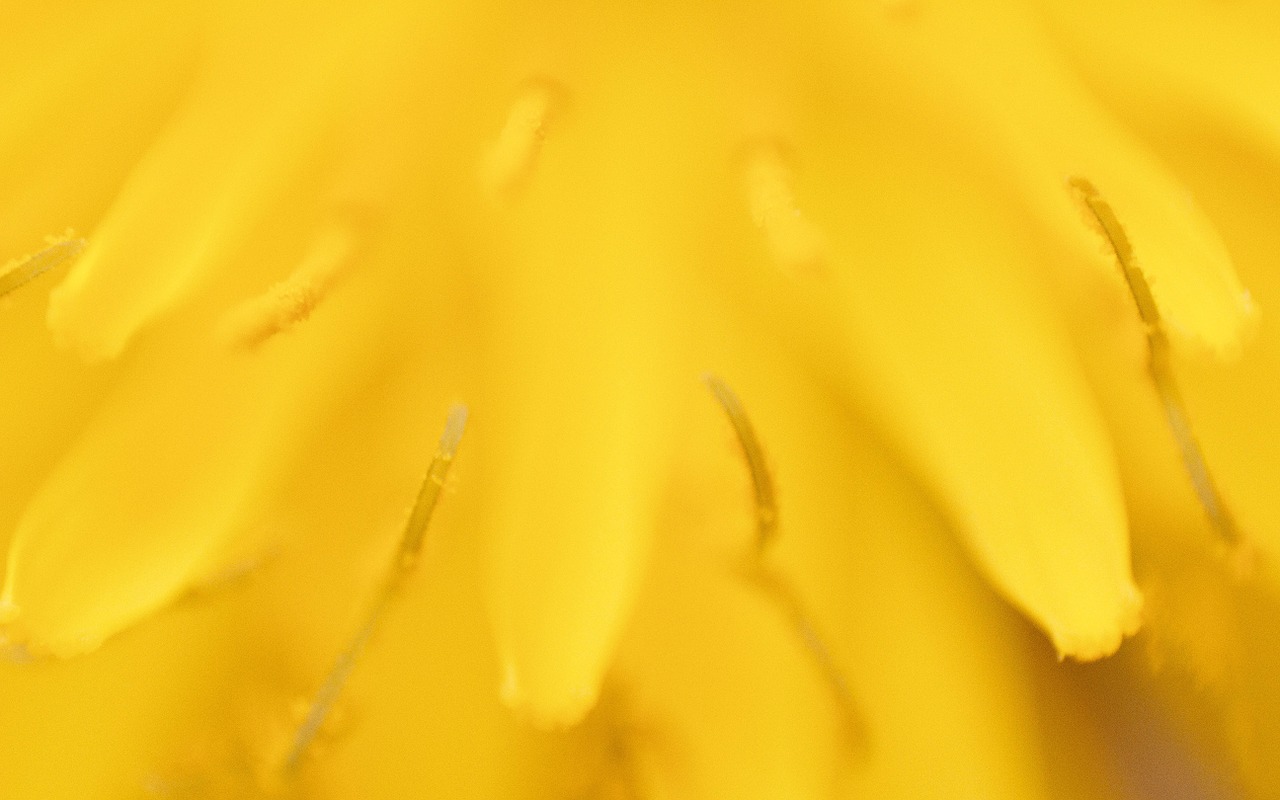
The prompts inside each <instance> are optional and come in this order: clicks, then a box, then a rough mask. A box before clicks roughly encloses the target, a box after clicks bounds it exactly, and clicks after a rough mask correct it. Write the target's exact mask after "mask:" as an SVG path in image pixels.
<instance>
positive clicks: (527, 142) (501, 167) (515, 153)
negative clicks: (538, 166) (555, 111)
mask: <svg viewBox="0 0 1280 800" xmlns="http://www.w3.org/2000/svg"><path fill="white" fill-rule="evenodd" d="M555 96H556V92H555V91H554V89H553V87H552V85H551V84H550V83H548V82H545V81H539V82H537V83H535V84H534V85H532V86H530V87H529V88H528V89H526V90H525V91H524V93H523V94H521V95H520V96H519V97H517V98H516V101H515V103H513V104H512V106H511V111H510V112H509V113H508V114H507V122H506V124H505V125H504V126H503V128H502V132H501V133H500V134H498V139H497V141H496V142H494V144H493V146H492V147H491V148H490V149H489V152H488V153H486V154H485V157H484V160H483V161H482V162H481V165H480V183H481V186H482V187H483V188H484V190H485V191H486V192H487V193H488V194H489V195H490V196H492V197H502V196H505V195H508V194H510V193H511V192H513V191H515V190H516V189H518V188H519V186H520V184H522V183H523V182H524V180H525V179H526V178H527V177H528V175H529V173H530V172H532V170H533V164H534V160H535V159H536V158H537V156H538V152H539V151H540V150H541V149H542V140H543V139H544V138H545V136H546V130H547V119H548V117H549V116H550V114H551V109H552V106H553V104H554V101H555Z"/></svg>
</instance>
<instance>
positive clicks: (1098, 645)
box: [1050, 584, 1143, 662]
mask: <svg viewBox="0 0 1280 800" xmlns="http://www.w3.org/2000/svg"><path fill="white" fill-rule="evenodd" d="M1118 600H1119V602H1118V604H1117V606H1118V607H1117V609H1116V613H1115V615H1114V616H1113V617H1112V619H1111V620H1110V621H1109V622H1108V623H1107V624H1105V625H1102V626H1095V627H1093V628H1091V629H1090V628H1086V627H1084V626H1080V627H1077V628H1073V629H1065V628H1062V627H1057V628H1055V629H1054V630H1053V631H1052V632H1051V634H1050V636H1051V638H1052V639H1053V646H1054V649H1055V650H1057V652H1058V660H1059V661H1065V660H1067V659H1071V660H1072V661H1079V662H1088V661H1098V660H1100V659H1103V658H1107V657H1108V656H1111V655H1114V654H1115V652H1116V651H1117V650H1119V649H1120V645H1121V644H1122V643H1123V642H1124V640H1125V639H1127V638H1128V637H1130V636H1133V635H1134V634H1135V633H1137V632H1138V629H1139V628H1141V627H1142V608H1143V599H1142V594H1141V593H1140V592H1139V591H1138V590H1137V588H1136V587H1134V586H1133V585H1132V584H1127V585H1125V586H1124V587H1123V588H1122V589H1121V591H1120V597H1119V599H1118Z"/></svg>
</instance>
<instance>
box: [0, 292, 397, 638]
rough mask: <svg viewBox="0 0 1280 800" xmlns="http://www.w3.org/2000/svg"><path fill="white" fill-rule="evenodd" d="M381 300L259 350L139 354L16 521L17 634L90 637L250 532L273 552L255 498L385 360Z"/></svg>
mask: <svg viewBox="0 0 1280 800" xmlns="http://www.w3.org/2000/svg"><path fill="white" fill-rule="evenodd" d="M372 313H375V312H372V311H371V310H370V306H369V300H368V298H367V296H366V297H363V298H360V299H359V300H357V301H356V302H354V303H349V304H347V305H346V306H345V307H344V308H343V309H342V310H341V311H340V312H336V313H332V314H330V315H329V317H328V318H326V319H325V320H324V322H319V321H317V324H316V325H313V326H310V327H309V328H308V329H307V330H306V331H305V332H304V333H300V334H299V336H298V337H297V338H296V339H295V340H293V341H290V342H288V343H286V344H285V345H284V346H282V347H280V348H279V349H277V350H274V351H272V352H270V353H264V354H262V355H261V356H260V357H258V358H239V357H238V356H228V355H226V354H224V353H222V352H219V350H220V348H213V347H210V346H206V345H205V344H204V342H205V341H206V338H205V337H207V336H208V333H207V332H206V331H199V332H198V333H197V334H194V336H195V337H196V338H195V339H194V341H193V334H187V335H185V336H184V335H182V333H181V332H176V331H168V332H169V333H171V334H173V335H171V336H169V337H167V338H166V339H165V340H164V342H163V343H162V344H157V345H155V346H153V347H152V348H151V349H149V350H148V351H147V352H145V353H142V354H140V355H139V357H138V358H137V360H136V361H134V362H133V363H131V365H130V367H131V369H130V371H129V373H128V374H127V375H126V376H125V377H124V378H123V379H122V380H121V382H120V385H119V386H118V387H117V389H116V390H115V391H114V393H113V395H112V396H111V398H110V399H109V400H108V401H107V403H106V404H105V407H104V408H103V409H102V410H101V411H100V412H99V414H98V415H97V417H96V418H95V419H94V420H93V421H92V422H91V423H90V424H89V426H88V427H87V429H86V430H85V432H84V433H83V434H82V436H81V438H80V440H79V441H78V442H77V443H76V444H75V445H74V446H73V447H72V449H71V450H70V452H69V453H67V454H66V455H65V456H64V458H63V459H62V461H61V463H59V464H58V465H57V467H56V468H55V469H54V470H53V472H52V474H51V475H50V476H49V478H48V479H47V480H46V482H45V484H44V486H43V487H42V488H41V490H40V491H39V493H38V494H37V495H36V496H35V497H34V499H33V500H32V501H31V503H30V505H29V506H28V507H27V510H26V512H25V513H24V515H23V517H22V520H21V522H20V523H19V525H18V529H17V532H16V533H15V535H14V539H13V542H12V545H11V550H10V555H9V561H8V565H7V575H6V582H5V587H4V594H3V597H2V598H0V606H3V608H4V616H5V621H6V622H7V623H9V627H8V629H7V631H6V635H7V637H8V638H9V639H10V640H11V641H14V642H16V643H19V644H23V645H25V646H27V647H29V648H30V649H32V650H34V651H36V652H51V653H54V654H57V655H71V654H75V653H81V652H85V651H88V650H92V649H94V648H96V647H97V646H98V645H99V644H100V643H101V642H102V641H103V640H104V639H106V638H107V637H109V636H111V635H112V634H114V633H116V632H117V631H119V630H121V629H122V628H125V627H127V626H129V625H131V624H133V623H134V622H136V621H137V620H138V619H139V618H141V617H142V616H144V615H146V614H147V613H149V612H151V611H153V610H154V609H155V608H157V607H159V606H160V605H163V604H165V603H167V602H169V601H170V600H172V599H173V598H174V597H175V596H177V595H178V594H180V593H182V592H183V591H185V590H186V589H188V588H190V587H191V586H192V584H193V583H195V582H199V581H200V580H202V579H204V578H206V577H207V576H208V575H209V574H210V573H212V572H216V571H217V570H218V569H219V568H220V567H224V566H226V564H225V559H226V558H228V552H229V551H234V550H238V549H240V548H238V547H236V545H237V536H248V537H249V539H248V542H249V544H248V548H247V549H248V550H249V551H251V552H252V551H260V550H261V549H262V547H263V546H264V545H265V544H267V543H269V542H270V541H271V540H272V539H273V536H274V534H273V532H272V531H271V530H270V529H269V528H268V529H263V527H262V526H260V525H257V526H255V525H253V523H254V522H255V509H258V508H260V507H261V504H262V502H263V501H264V497H265V496H266V495H267V493H268V492H269V490H270V486H271V481H272V479H273V477H274V475H275V474H276V472H277V471H278V470H279V469H280V467H281V465H282V463H284V462H283V459H286V458H287V457H288V454H289V453H290V452H291V451H292V448H293V447H295V446H296V442H297V440H298V437H299V436H300V435H301V434H302V433H304V432H306V431H307V430H309V428H310V427H311V426H312V425H315V424H317V421H318V420H319V419H321V418H322V417H323V414H324V413H326V409H329V408H331V407H332V404H333V403H334V402H335V401H337V400H339V399H340V398H341V397H342V387H344V386H345V385H349V384H348V382H349V381H352V380H353V379H354V377H355V376H357V375H359V374H360V372H361V371H362V370H364V369H367V368H368V366H369V364H372V363H376V362H373V361H372V360H370V359H369V356H368V353H369V350H368V347H369V339H370V338H371V336H370V334H371V332H372V331H373V330H375V328H374V326H372V325H371V324H370V322H369V319H370V317H368V316H366V315H369V314H372ZM375 318H376V317H375ZM366 362H367V363H366ZM122 465H127V466H124V467H122Z"/></svg>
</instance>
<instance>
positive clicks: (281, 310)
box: [218, 226, 355, 350]
mask: <svg viewBox="0 0 1280 800" xmlns="http://www.w3.org/2000/svg"><path fill="white" fill-rule="evenodd" d="M354 250H355V234H354V233H353V232H352V231H351V229H350V228H347V227H341V226H337V227H333V228H330V229H328V230H326V231H324V232H323V233H321V234H320V235H319V236H317V237H316V238H315V240H314V241H313V242H312V243H311V246H310V247H309V248H308V249H307V252H306V255H304V256H303V258H302V261H301V262H300V263H299V264H298V267H297V269H295V270H294V271H293V273H292V274H290V275H289V277H287V278H285V279H284V280H283V281H281V282H279V283H277V284H276V285H275V286H272V287H271V288H270V289H268V290H267V291H265V292H263V293H262V294H260V295H258V296H257V297H254V298H251V299H249V300H246V301H244V302H243V303H241V304H240V305H238V306H236V307H235V308H233V309H231V310H230V311H228V312H227V313H226V314H225V315H223V317H222V321H221V322H220V323H219V325H218V338H219V339H220V340H221V341H222V342H224V343H225V344H226V345H227V346H228V347H231V348H234V349H240V350H251V349H253V348H255V347H258V346H259V345H261V344H262V343H263V342H265V341H267V340H268V339H270V338H271V337H272V336H275V335H276V334H278V333H282V332H283V331H286V330H288V329H289V328H292V327H293V326H294V325H296V324H298V323H299V322H302V321H304V320H306V319H307V317H309V316H311V312H312V311H314V310H315V308H316V306H318V305H319V304H320V301H322V300H323V299H324V298H325V296H326V295H328V294H329V291H330V290H331V289H332V288H333V287H334V285H335V284H337V282H338V280H339V279H340V278H341V277H342V275H343V273H344V270H345V268H346V266H347V264H348V263H350V259H351V254H352V253H353V252H354Z"/></svg>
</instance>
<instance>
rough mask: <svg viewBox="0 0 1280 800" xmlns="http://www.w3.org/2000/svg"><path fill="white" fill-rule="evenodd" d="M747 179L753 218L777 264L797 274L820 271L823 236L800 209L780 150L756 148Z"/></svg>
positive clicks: (751, 158)
mask: <svg viewBox="0 0 1280 800" xmlns="http://www.w3.org/2000/svg"><path fill="white" fill-rule="evenodd" d="M744 178H745V182H746V193H747V206H748V208H749V209H750V211H751V218H752V219H753V220H754V221H755V223H756V225H757V226H758V227H759V228H760V230H761V231H763V232H764V235H765V239H766V240H767V241H768V244H769V250H770V252H771V253H772V254H773V259H774V261H776V262H777V263H778V265H779V266H780V267H782V268H783V269H785V270H788V271H792V272H797V273H806V272H813V271H814V270H816V269H818V268H819V267H820V266H821V263H822V260H823V253H824V251H825V249H826V247H825V244H824V242H823V238H822V233H821V232H820V231H819V230H818V227H817V226H816V225H814V224H813V222H811V221H810V220H809V219H808V218H807V217H806V216H804V214H803V213H802V212H801V211H800V209H799V208H798V207H797V205H796V199H795V194H794V192H793V190H792V176H791V170H790V168H789V167H788V166H787V165H786V163H785V162H784V161H783V158H782V154H781V152H779V150H778V148H777V147H776V146H772V145H766V146H762V147H758V148H756V149H755V151H754V152H753V153H751V155H750V156H749V157H748V158H747V164H746V171H745V175H744Z"/></svg>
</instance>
